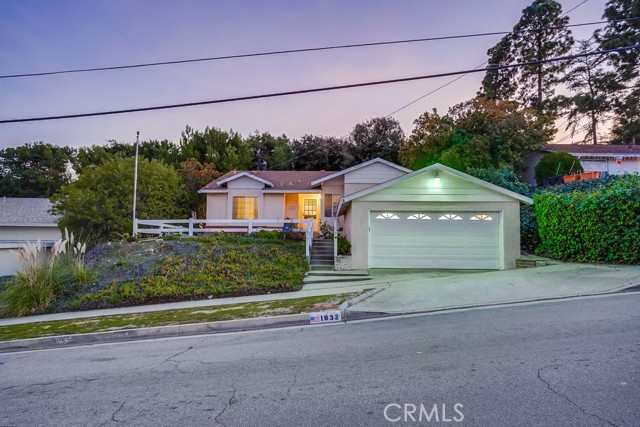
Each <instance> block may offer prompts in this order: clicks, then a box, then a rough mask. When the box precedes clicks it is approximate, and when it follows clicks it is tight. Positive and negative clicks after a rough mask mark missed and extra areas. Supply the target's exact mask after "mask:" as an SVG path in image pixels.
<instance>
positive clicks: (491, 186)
mask: <svg viewBox="0 0 640 427" xmlns="http://www.w3.org/2000/svg"><path fill="white" fill-rule="evenodd" d="M436 170H437V171H440V172H445V173H450V174H453V175H456V176H458V177H460V178H462V179H466V180H468V181H471V182H473V183H475V184H477V185H480V186H482V187H485V188H487V189H489V190H493V191H495V192H497V193H501V194H504V195H505V196H508V197H511V198H513V199H516V200H518V201H520V202H523V203H526V204H532V203H533V200H532V199H531V198H529V197H526V196H523V195H522V194H518V193H515V192H513V191H511V190H507V189H506V188H503V187H500V186H497V185H494V184H491V183H489V182H487V181H483V180H481V179H478V178H476V177H475V176H471V175H468V174H466V173H463V172H460V171H457V170H455V169H452V168H450V167H448V166H444V165H441V164H440V163H436V164H433V165H431V166H427V167H426V168H422V169H419V170H417V171H415V172H411V173H408V174H406V175H402V176H399V177H398V178H395V179H392V180H390V181H387V182H383V183H382V184H378V185H376V186H373V187H371V188H367V189H365V190H362V191H358V192H356V193H353V194H350V195H348V196H346V197H344V198H342V200H340V206H339V209H338V212H339V214H344V210H345V209H346V207H347V206H348V205H349V204H350V203H351V201H352V200H355V199H358V198H360V197H363V196H366V195H367V194H371V193H373V192H376V191H378V190H382V189H383V188H387V187H389V186H392V185H394V184H396V183H398V182H401V181H404V180H407V179H411V178H414V177H416V176H418V175H422V174H424V173H428V172H431V171H436Z"/></svg>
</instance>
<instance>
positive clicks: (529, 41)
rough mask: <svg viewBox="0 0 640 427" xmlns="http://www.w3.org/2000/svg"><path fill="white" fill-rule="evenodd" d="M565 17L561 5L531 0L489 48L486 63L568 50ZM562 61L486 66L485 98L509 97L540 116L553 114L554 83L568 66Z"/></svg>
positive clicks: (570, 39)
mask: <svg viewBox="0 0 640 427" xmlns="http://www.w3.org/2000/svg"><path fill="white" fill-rule="evenodd" d="M568 23H569V18H568V17H565V16H562V6H561V5H560V3H558V2H557V1H555V0H535V1H534V2H533V3H531V5H530V6H528V7H527V8H525V9H524V10H523V11H522V17H521V18H520V21H519V22H518V23H517V24H516V25H515V26H514V27H513V32H512V33H511V34H509V35H507V36H505V37H503V39H502V40H501V41H500V42H499V43H498V44H497V45H496V46H494V47H493V48H492V49H490V50H489V52H488V53H489V55H490V59H489V64H490V65H504V64H505V63H524V62H532V61H541V60H546V59H550V58H554V57H558V56H562V55H566V54H567V53H569V52H570V51H571V48H572V46H573V43H574V41H573V37H572V36H571V31H570V30H569V29H568V28H567V27H566V26H567V24H568ZM568 65H569V64H568V63H567V62H566V61H558V62H550V63H545V64H536V65H529V66H524V67H519V68H518V69H517V70H515V71H509V70H499V71H498V72H495V71H493V70H490V71H488V72H487V75H486V76H485V81H483V90H484V92H485V94H487V96H488V97H489V98H497V99H500V98H502V99H513V98H514V97H515V98H516V100H518V101H519V102H520V103H521V104H522V105H524V106H526V107H530V108H533V109H535V110H536V111H537V112H538V114H539V115H540V116H555V114H556V111H557V103H558V98H557V97H556V96H555V89H556V87H557V86H558V85H559V84H560V83H561V82H562V78H563V76H564V72H565V70H566V69H567V67H568Z"/></svg>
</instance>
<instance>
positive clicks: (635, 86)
mask: <svg viewBox="0 0 640 427" xmlns="http://www.w3.org/2000/svg"><path fill="white" fill-rule="evenodd" d="M639 16H640V0H609V1H608V2H607V4H606V6H605V11H604V17H605V18H606V19H607V20H608V21H609V22H608V23H607V26H606V27H605V29H604V31H602V32H596V39H597V40H598V42H599V43H600V46H601V48H602V49H605V50H608V49H615V48H619V47H624V46H632V45H636V44H639V43H640V20H637V19H636V20H632V21H629V20H627V21H624V19H629V18H637V17H639ZM608 59H609V61H610V64H611V65H612V66H613V67H614V68H615V74H612V77H613V78H615V79H616V82H617V83H618V84H619V85H620V87H614V88H613V90H611V91H610V92H609V96H610V98H611V100H612V101H613V106H614V112H615V115H616V117H615V120H614V124H613V128H612V130H611V133H612V137H613V138H612V139H613V142H617V143H629V142H631V140H632V138H634V137H635V138H640V51H639V49H628V50H622V51H619V52H614V53H611V54H609V56H608Z"/></svg>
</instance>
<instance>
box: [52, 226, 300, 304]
mask: <svg viewBox="0 0 640 427" xmlns="http://www.w3.org/2000/svg"><path fill="white" fill-rule="evenodd" d="M86 262H87V265H88V266H89V267H90V269H91V270H92V271H93V272H94V274H95V277H96V279H95V280H94V281H93V282H92V283H89V284H87V285H84V286H82V287H80V288H78V289H75V290H74V291H73V292H69V293H68V294H67V295H66V296H65V297H63V298H61V299H59V300H58V301H57V302H56V303H54V304H53V305H52V306H51V307H50V309H49V310H47V311H69V310H87V309H96V308H107V307H120V306H130V305H140V304H150V303H160V302H170V301H184V300H195V299H205V298H222V297H230V296H242V295H256V294H265V293H275V292H287V291H295V290H299V289H300V288H301V287H302V279H303V277H304V273H305V271H306V270H307V263H306V261H305V258H304V243H303V242H301V241H299V240H281V239H276V238H257V237H242V236H236V235H223V234H218V235H213V236H206V237H199V238H171V237H169V238H165V239H153V240H146V241H138V242H133V243H127V242H120V243H108V244H104V245H100V246H98V247H95V248H93V249H92V250H91V251H90V252H89V253H87V256H86Z"/></svg>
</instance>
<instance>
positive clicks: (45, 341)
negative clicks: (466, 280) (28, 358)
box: [0, 288, 384, 354]
mask: <svg viewBox="0 0 640 427" xmlns="http://www.w3.org/2000/svg"><path fill="white" fill-rule="evenodd" d="M383 289H384V288H380V289H372V290H370V291H368V292H365V293H364V294H361V295H359V296H357V297H355V298H353V299H351V300H348V301H345V302H343V303H342V304H340V306H339V307H338V309H339V310H340V311H341V315H342V316H343V318H344V315H345V314H346V312H345V310H346V308H347V307H350V306H352V305H354V304H357V303H358V302H360V301H362V300H364V299H366V298H369V297H370V296H372V295H375V294H376V293H378V292H380V291H382V290H383ZM342 323H345V322H342ZM308 325H309V313H299V314H286V315H282V316H271V317H256V318H252V319H237V320H222V321H218V322H208V323H189V324H185V325H171V326H157V327H150V328H137V329H124V330H119V331H110V332H95V333H88V334H72V335H56V336H51V337H40V338H29V339H22V340H12V341H0V354H2V353H16V352H21V351H28V350H44V349H52V348H65V347H66V348H68V347H76V346H83V345H94V344H104V343H117V342H127V341H136V340H141V339H154V338H170V337H182V336H191V335H202V334H221V333H227V332H242V331H252V330H259V329H275V328H285V327H289V326H308Z"/></svg>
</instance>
